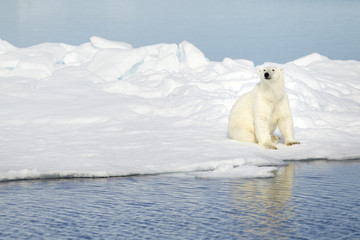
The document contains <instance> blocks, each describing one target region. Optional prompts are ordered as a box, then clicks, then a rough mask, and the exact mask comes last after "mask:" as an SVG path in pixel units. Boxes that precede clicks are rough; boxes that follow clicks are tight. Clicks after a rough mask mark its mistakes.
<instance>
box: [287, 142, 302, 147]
mask: <svg viewBox="0 0 360 240" xmlns="http://www.w3.org/2000/svg"><path fill="white" fill-rule="evenodd" d="M285 144H286V146H292V145H295V144H300V142H298V141H289V142H286V143H285Z"/></svg>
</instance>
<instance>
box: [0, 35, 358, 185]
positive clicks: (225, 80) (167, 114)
mask: <svg viewBox="0 0 360 240" xmlns="http://www.w3.org/2000/svg"><path fill="white" fill-rule="evenodd" d="M268 65H275V66H279V65H280V64H277V63H264V64H263V65H262V66H268ZM262 66H254V64H253V63H252V62H251V61H249V60H241V59H238V60H233V59H230V58H225V59H224V60H223V61H222V62H212V61H209V60H208V59H207V58H206V57H205V56H204V54H203V53H202V52H201V51H200V50H199V49H198V48H196V47H195V46H194V45H193V44H191V43H189V42H186V41H185V42H182V43H181V44H179V45H177V44H156V45H151V46H143V47H139V48H133V47H132V46H131V45H130V44H127V43H121V42H114V41H109V40H106V39H102V38H100V37H92V38H91V39H90V42H88V43H84V44H82V45H80V46H72V45H67V44H63V43H43V44H40V45H35V46H31V47H29V48H16V47H14V46H13V45H11V44H10V43H8V42H6V41H3V40H0V91H1V94H0V104H1V112H0V116H1V117H0V134H1V136H2V138H1V141H0V181H7V180H16V179H38V178H63V177H64V178H66V177H112V176H128V175H138V174H169V173H182V174H187V175H191V176H194V177H198V178H253V177H264V178H267V177H272V176H274V173H275V171H276V169H278V167H280V166H283V165H284V164H286V162H284V160H285V161H286V160H304V159H314V158H321V159H330V160H345V159H355V158H359V157H360V149H359V147H358V145H359V143H360V142H359V138H360V62H358V61H352V60H349V61H338V60H330V59H328V58H327V57H325V56H321V55H319V54H316V53H314V54H311V55H308V56H305V57H303V58H300V59H297V60H294V61H292V62H289V63H286V64H283V65H281V66H282V67H284V69H285V81H286V89H287V92H288V95H289V100H290V105H291V109H292V113H293V117H294V126H295V135H296V138H297V140H299V141H300V142H301V144H300V145H296V146H291V147H287V146H285V145H284V144H283V141H280V143H279V145H278V150H277V151H275V150H266V149H262V148H260V147H258V146H257V145H255V144H252V143H239V142H236V141H233V140H230V139H229V138H228V137H227V118H228V114H229V111H230V109H231V107H232V105H233V103H234V102H235V101H236V99H237V98H238V96H239V95H240V94H243V93H245V92H247V91H249V90H250V89H252V88H253V86H254V85H255V84H256V83H257V82H258V76H257V71H256V68H259V67H262ZM277 134H279V133H277Z"/></svg>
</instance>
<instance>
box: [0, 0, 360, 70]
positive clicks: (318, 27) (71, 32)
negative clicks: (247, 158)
mask: <svg viewBox="0 0 360 240" xmlns="http://www.w3.org/2000/svg"><path fill="white" fill-rule="evenodd" d="M0 6H1V7H0V38H1V39H4V40H6V41H9V42H11V43H12V44H14V45H16V46H18V47H27V46H30V45H34V44H39V43H43V42H63V43H68V44H74V45H78V44H81V43H85V42H88V41H89V37H91V36H93V35H97V36H100V37H104V38H107V39H110V40H116V41H124V42H128V43H131V44H132V45H133V46H135V47H139V46H144V45H150V44H156V43H180V42H182V41H184V40H187V41H189V42H191V43H193V44H195V45H196V46H197V47H199V48H200V49H201V50H202V51H203V52H204V54H205V55H206V56H207V57H208V58H209V59H210V60H213V61H222V60H223V58H225V57H230V58H233V59H248V60H252V61H254V62H255V64H262V63H264V62H267V61H272V62H277V63H286V62H289V61H293V60H295V59H297V58H299V57H303V56H305V55H308V54H311V53H313V52H318V53H320V54H322V55H325V56H328V57H330V58H331V59H353V60H360V48H359V44H360V30H359V26H360V17H359V12H360V1H356V0H318V1H312V0H304V1H295V0H290V1H288V0H273V1H267V0H241V1H239V0H227V1H222V0H196V1H193V0H182V1H168V0H103V1H97V0H61V1H59V0H36V1H24V0H0Z"/></svg>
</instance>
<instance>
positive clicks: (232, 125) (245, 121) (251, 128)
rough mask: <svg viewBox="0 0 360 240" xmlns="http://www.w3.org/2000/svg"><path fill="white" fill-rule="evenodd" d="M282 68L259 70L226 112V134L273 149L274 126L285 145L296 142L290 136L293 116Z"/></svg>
mask: <svg viewBox="0 0 360 240" xmlns="http://www.w3.org/2000/svg"><path fill="white" fill-rule="evenodd" d="M283 73H284V70H283V68H276V67H267V68H264V69H259V76H260V82H259V83H258V84H257V85H256V86H255V87H254V89H253V90H252V91H250V92H248V93H245V94H244V95H242V96H240V97H239V99H238V100H237V101H236V102H235V104H234V106H233V107H232V109H231V112H230V115H229V126H228V131H229V137H230V138H232V139H235V140H238V141H241V142H253V143H258V144H259V145H260V146H262V147H264V148H267V149H277V148H276V146H275V144H276V143H277V142H278V140H279V137H277V136H274V135H273V132H274V131H275V129H276V127H277V126H278V127H279V130H280V132H281V134H282V136H283V137H284V140H285V144H286V145H288V146H291V145H294V144H300V143H299V142H298V141H296V140H295V138H294V129H293V119H292V116H291V112H290V106H289V100H288V97H287V94H286V92H285V87H284V74H283Z"/></svg>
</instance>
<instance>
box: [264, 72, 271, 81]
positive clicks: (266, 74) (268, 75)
mask: <svg viewBox="0 0 360 240" xmlns="http://www.w3.org/2000/svg"><path fill="white" fill-rule="evenodd" d="M264 78H265V79H267V80H270V79H271V75H270V74H269V73H268V72H265V73H264Z"/></svg>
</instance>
